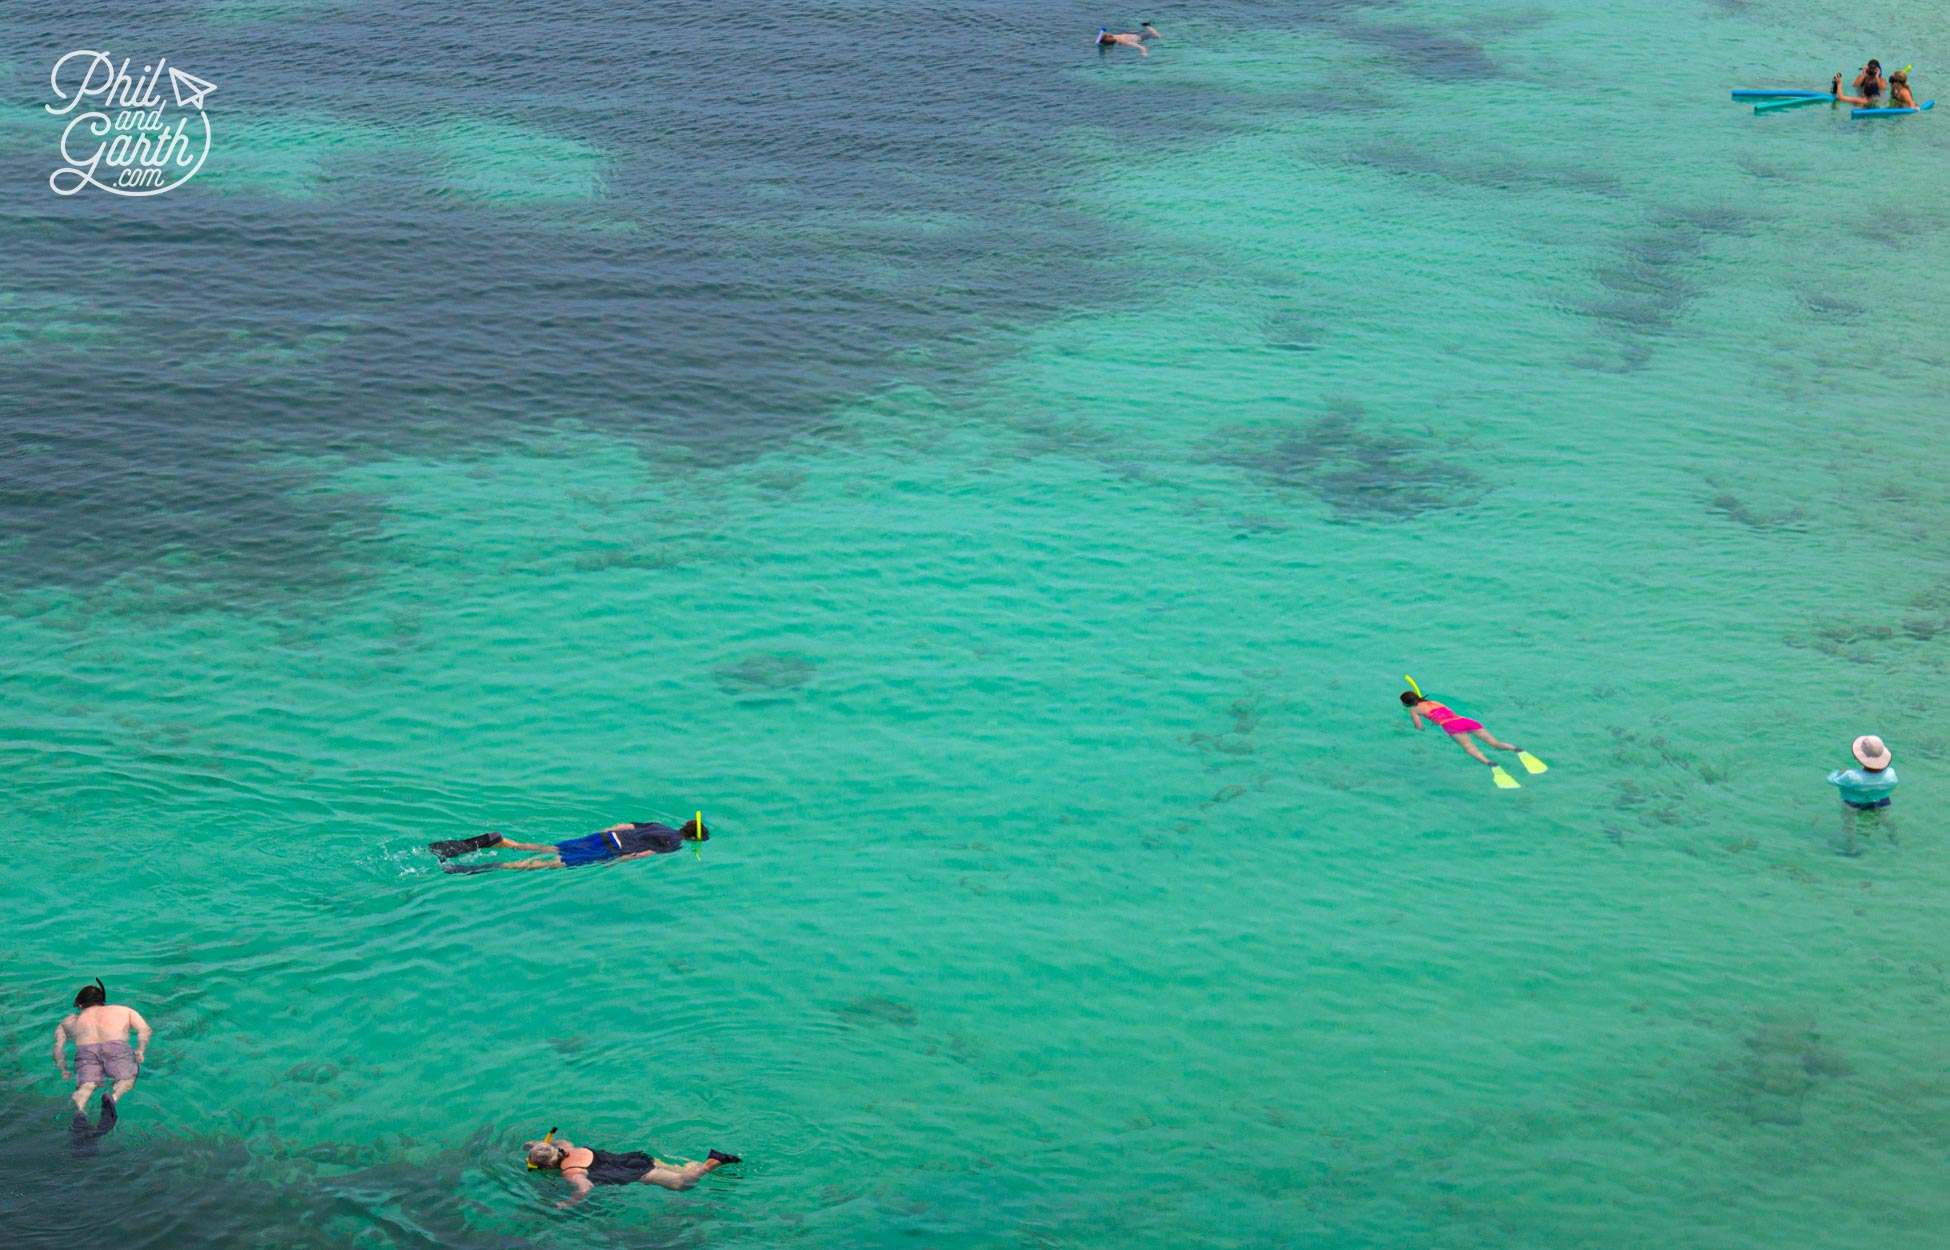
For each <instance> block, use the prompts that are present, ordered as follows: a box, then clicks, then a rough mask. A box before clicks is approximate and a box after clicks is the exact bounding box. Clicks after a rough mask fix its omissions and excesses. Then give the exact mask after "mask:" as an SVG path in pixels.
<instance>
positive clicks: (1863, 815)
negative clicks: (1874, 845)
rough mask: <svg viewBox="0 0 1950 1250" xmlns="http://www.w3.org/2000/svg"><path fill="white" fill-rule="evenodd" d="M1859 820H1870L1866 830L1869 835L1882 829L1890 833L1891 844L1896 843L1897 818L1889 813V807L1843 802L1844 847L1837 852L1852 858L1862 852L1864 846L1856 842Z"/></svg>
mask: <svg viewBox="0 0 1950 1250" xmlns="http://www.w3.org/2000/svg"><path fill="white" fill-rule="evenodd" d="M1859 820H1867V821H1868V822H1869V828H1868V830H1867V831H1866V835H1867V836H1873V835H1874V833H1875V831H1876V830H1877V829H1881V830H1883V831H1884V832H1885V833H1887V834H1888V835H1889V841H1890V844H1891V845H1894V844H1895V842H1896V818H1895V817H1894V816H1892V815H1890V814H1889V809H1888V808H1886V807H1870V808H1858V807H1853V806H1851V805H1849V804H1847V803H1844V804H1842V849H1841V850H1839V851H1837V852H1836V854H1838V855H1847V856H1850V857H1851V858H1852V857H1854V856H1857V855H1860V854H1861V853H1862V848H1860V847H1858V846H1857V845H1856V844H1855V825H1856V822H1857V821H1859Z"/></svg>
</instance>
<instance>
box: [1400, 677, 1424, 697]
mask: <svg viewBox="0 0 1950 1250" xmlns="http://www.w3.org/2000/svg"><path fill="white" fill-rule="evenodd" d="M1402 680H1403V681H1405V682H1407V683H1408V688H1409V689H1410V690H1413V691H1414V692H1415V697H1416V698H1418V699H1420V698H1423V697H1425V696H1424V695H1423V694H1422V688H1421V687H1420V686H1418V685H1416V684H1415V679H1414V678H1413V677H1410V676H1409V675H1408V674H1407V673H1403V674H1402Z"/></svg>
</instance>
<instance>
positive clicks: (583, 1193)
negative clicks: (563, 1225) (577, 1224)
mask: <svg viewBox="0 0 1950 1250" xmlns="http://www.w3.org/2000/svg"><path fill="white" fill-rule="evenodd" d="M562 1179H563V1180H565V1181H567V1182H569V1189H570V1190H571V1191H572V1192H571V1193H570V1194H569V1196H568V1197H566V1198H564V1199H563V1200H562V1201H560V1202H558V1203H556V1204H555V1209H556V1210H557V1211H562V1210H566V1209H567V1208H569V1207H572V1206H574V1205H575V1204H576V1203H578V1202H581V1201H582V1200H583V1199H584V1198H587V1197H588V1196H589V1191H590V1190H592V1189H594V1188H595V1185H594V1184H592V1183H591V1182H590V1180H589V1173H588V1172H586V1171H584V1170H583V1169H582V1168H563V1169H562Z"/></svg>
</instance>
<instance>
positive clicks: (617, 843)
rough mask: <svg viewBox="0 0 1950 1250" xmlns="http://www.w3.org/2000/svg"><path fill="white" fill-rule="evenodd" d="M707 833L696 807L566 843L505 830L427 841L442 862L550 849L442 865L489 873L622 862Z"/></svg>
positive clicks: (676, 847) (668, 849)
mask: <svg viewBox="0 0 1950 1250" xmlns="http://www.w3.org/2000/svg"><path fill="white" fill-rule="evenodd" d="M710 837H711V830H710V828H709V827H708V826H707V825H705V823H704V813H702V812H699V813H698V814H697V816H696V817H695V818H693V819H691V820H687V821H685V822H684V823H683V824H682V825H679V826H678V827H677V828H675V829H673V828H671V827H670V826H669V825H660V824H657V823H655V822H653V821H652V822H645V821H635V822H630V823H627V824H621V825H611V826H610V827H609V828H607V829H604V830H603V831H602V832H600V833H592V834H589V835H587V836H586V837H580V838H570V839H569V840H568V841H567V842H517V841H515V840H514V839H512V838H510V837H508V836H507V835H506V834H501V833H483V834H479V835H477V836H475V837H472V838H456V839H454V840H453V841H450V842H434V843H430V844H429V845H428V847H427V849H428V850H430V851H432V852H433V853H434V855H435V856H437V857H438V858H439V859H441V860H442V861H446V860H450V859H455V858H457V857H459V856H462V855H469V854H472V853H473V852H475V851H486V850H497V851H546V852H548V854H547V855H546V856H545V857H543V858H539V859H518V860H513V861H511V862H508V863H500V864H449V863H445V862H443V863H442V864H441V867H442V868H444V869H446V871H448V872H454V873H475V872H492V871H494V870H495V869H497V868H521V869H537V868H544V869H545V868H585V867H587V866H589V865H590V864H608V863H621V862H623V861H624V860H626V859H642V858H644V857H645V856H647V855H669V854H670V853H672V852H673V851H679V850H682V849H683V847H684V843H686V842H704V841H707V840H708V839H709V838H710Z"/></svg>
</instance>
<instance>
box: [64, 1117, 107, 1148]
mask: <svg viewBox="0 0 1950 1250" xmlns="http://www.w3.org/2000/svg"><path fill="white" fill-rule="evenodd" d="M98 1136H100V1134H98V1133H96V1132H95V1126H94V1125H92V1124H90V1123H88V1113H87V1112H85V1111H77V1112H75V1113H74V1119H73V1120H71V1121H69V1123H68V1147H69V1150H70V1151H71V1152H72V1153H73V1155H74V1157H75V1158H77V1159H86V1158H87V1157H88V1156H89V1155H92V1154H95V1153H96V1152H98V1151H99V1150H100V1149H101V1145H100V1143H98V1142H97V1141H96V1140H95V1139H96V1138H97V1137H98Z"/></svg>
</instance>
